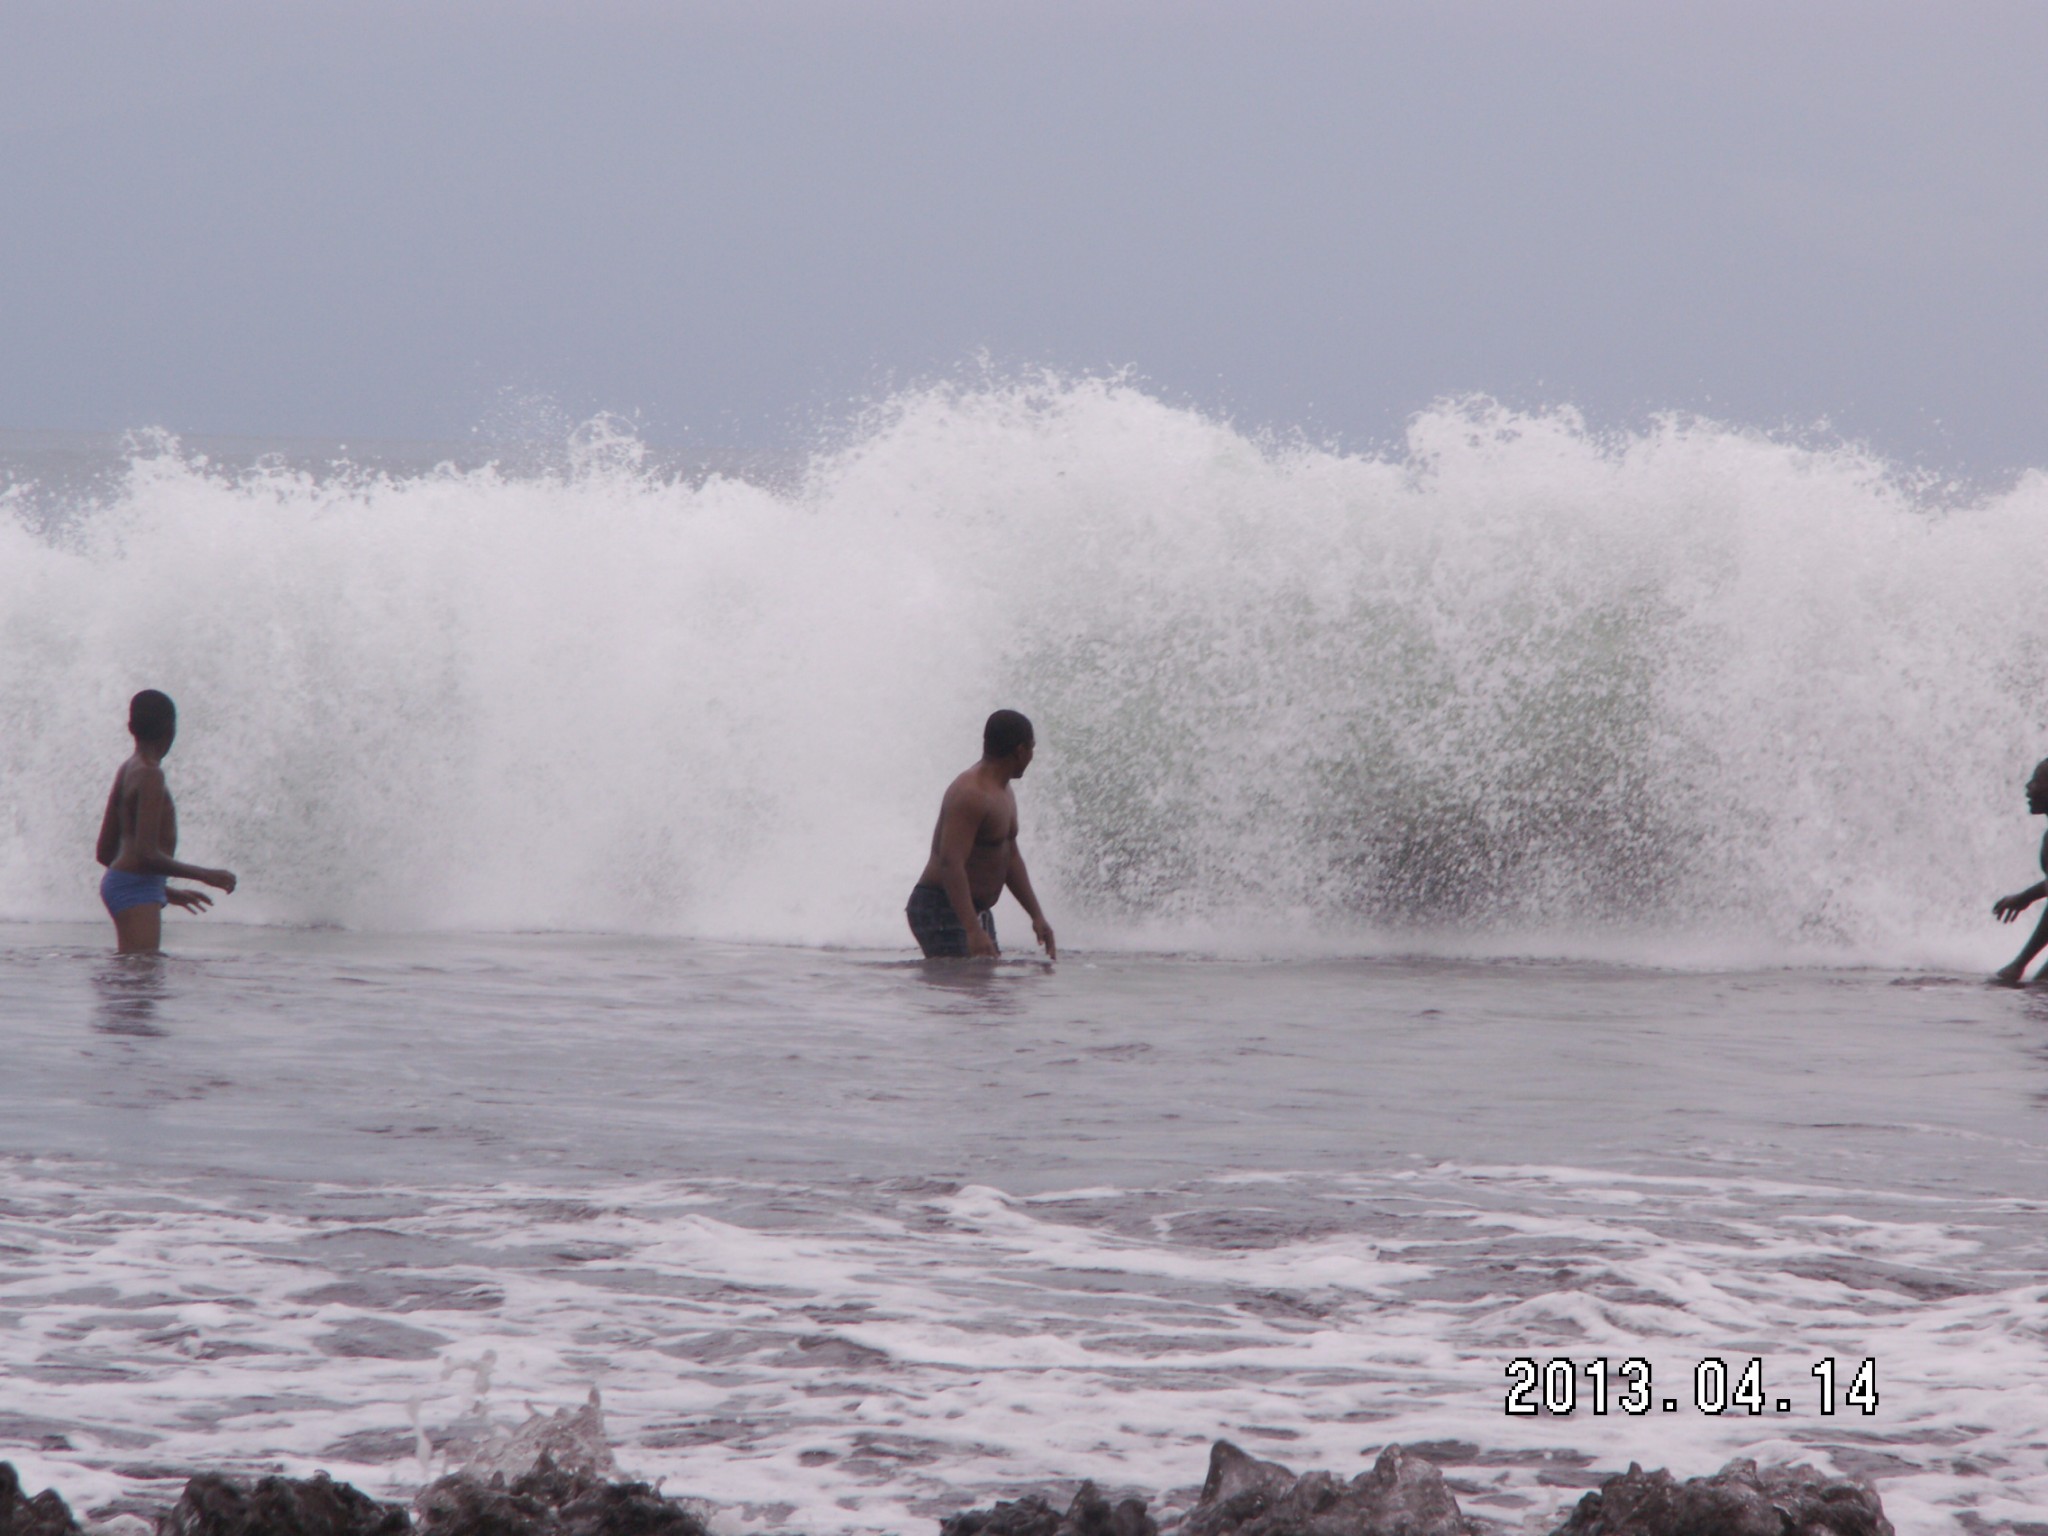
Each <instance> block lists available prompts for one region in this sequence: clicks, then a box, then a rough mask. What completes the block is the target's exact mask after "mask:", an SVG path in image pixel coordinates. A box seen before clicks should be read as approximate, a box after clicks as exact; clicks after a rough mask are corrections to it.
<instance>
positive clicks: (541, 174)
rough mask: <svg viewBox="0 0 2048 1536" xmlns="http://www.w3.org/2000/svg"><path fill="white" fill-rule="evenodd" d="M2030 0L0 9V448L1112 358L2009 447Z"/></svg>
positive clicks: (762, 426) (1321, 387) (2020, 333)
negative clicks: (57, 436) (527, 400)
mask: <svg viewBox="0 0 2048 1536" xmlns="http://www.w3.org/2000/svg"><path fill="white" fill-rule="evenodd" d="M2044 62H2048V7H2042V6H2040V5H2039V4H2037V3H2034V0H2011V3H1981V0H1972V3H1964V4H1952V3H1944V4H1940V5H1936V4H1933V3H1931V0H1930V3H1925V4H1918V5H1911V6H1903V5H1887V4H1881V3H1878V4H1872V3H1856V4H1846V3H1844V4H1837V3H1822V0H1815V3H1803V4H1798V3H1795V4H1787V3H1785V0H1773V3H1769V4H1752V3H1726V0H1720V3H1715V4H1711V5H1704V4H1700V5H1688V6H1670V5H1665V4H1660V3H1655V0H1632V3H1628V4H1612V3H1600V4H1590V3H1558V4H1543V5H1537V4H1509V3H1501V0H1491V3H1435V4H1415V3H1403V4H1372V3H1355V4H1341V5H1340V4H1305V3H1288V0H1260V3H1251V0H1239V3H1230V4H1223V3H1213V0H1175V3H1122V4H1120V3H1116V0H1093V3H1087V4H1072V3H1067V0H1012V3H994V0H922V3H914V4H913V3H872V4H864V3H857V0H835V3H822V0H787V3H776V0H756V3H747V4H704V3H673V4H665V5H656V4H607V3H602V0H598V3H589V0H581V3H578V4H575V5H573V6H572V5H570V4H567V3H562V4H556V5H547V6H542V5H520V4H511V3H499V4H490V5H482V4H479V5H458V4H452V3H442V0H407V3H402V4H391V3H379V0H348V3H345V4H311V3H308V4H279V3H275V0H266V3H261V4H247V5H240V4H234V5H231V4H217V3H205V0H188V3H184V4H177V5H146V4H140V3H135V4H122V5H111V4H101V3H93V0H0V428H45V427H54V428H82V429H104V428H121V427H131V426H139V425H146V424H163V425H167V426H170V427H172V428H174V429H177V430H182V431H187V432H195V433H208V432H211V433H247V434H295V435H320V436H342V437H350V436H384V437H444V438H445V437H456V436H461V435H463V434H465V433H466V432H467V431H468V430H469V429H470V428H471V427H472V426H474V425H476V424H477V423H479V422H480V421H484V420H485V419H487V418H488V417H490V416H491V415H492V414H493V413H494V412H498V411H501V410H502V409H503V406H502V404H501V400H502V398H503V395H504V392H505V391H507V390H510V391H512V392H514V393H515V394H521V395H524V394H537V395H544V396H547V397H551V398H552V399H554V400H556V401H558V402H559V404H560V405H561V407H562V408H563V409H565V410H566V411H568V412H570V413H572V414H582V413H585V412H588V411H592V410H595V409H611V410H616V411H621V412H627V413H635V412H637V413H638V414H639V415H640V417H641V419H642V420H643V422H644V424H645V428H646V430H647V432H648V434H649V435H650V436H651V437H653V438H654V439H656V440H658V441H666V442H688V443H694V444H699V445H702V446H704V447H706V448H707V449H713V448H724V447H734V446H738V447H759V446H767V445H773V444H777V443H784V442H788V441H791V440H802V439H803V438H804V437H806V436H807V435H808V434H809V433H810V431H811V430H812V429H813V427H814V425H815V424H816V423H817V422H818V421H819V420H820V419H821V418H823V419H829V418H831V417H833V416H835V415H837V414H842V413H843V412H844V411H845V409H846V408H847V403H848V401H850V400H854V399H859V398H863V397H866V396H869V395H872V394H874V393H876V392H878V391H880V390H884V389H886V388H887V387H888V386H889V385H890V383H891V382H901V381H908V380H915V379H919V378H926V377H931V376H933V375H943V374H951V373H954V372H957V371H959V370H960V369H961V368H963V367H971V366H973V359H975V358H976V356H977V355H978V354H981V353H986V354H987V355H988V356H989V357H990V358H991V359H992V360H993V362H994V364H995V365H996V367H997V368H998V369H999V370H1009V369H1014V368H1019V367H1027V366H1037V365H1049V366H1053V367H1056V368H1061V369H1068V370H1103V369H1110V368H1118V367H1129V368H1130V369H1131V370H1133V372H1134V374H1135V375H1136V376H1137V377H1138V378H1139V379H1141V380H1143V381H1144V382H1145V383H1146V385H1147V387H1148V388H1151V389H1153V390H1155V391H1156V392H1158V393H1160V394H1162V395H1164V396H1165V397H1166V398H1168V399H1173V400H1186V401H1191V402H1194V403H1197V404H1200V405H1202V406H1204V407H1206V408H1210V409H1215V410H1219V411H1223V412H1227V413H1228V414H1230V415H1232V416H1233V417H1235V418H1236V419H1238V420H1240V421H1242V422H1244V423H1246V424H1248V425H1272V426H1279V427H1296V426H1299V427H1302V428H1304V429H1306V430H1307V431H1308V432H1309V433H1310V434H1311V435H1313V436H1316V437H1326V436H1329V437H1335V438H1337V439H1339V440H1341V441H1344V442H1346V443H1349V444H1352V445H1355V446H1364V445H1367V444H1369V443H1371V442H1374V441H1376V440H1379V439H1383V438H1385V437H1387V436H1389V435H1391V434H1393V433H1395V432H1397V431H1398V430H1399V427H1400V423H1401V421H1402V420H1403V418H1404V417H1405V416H1407V415H1408V414H1409V413H1410V412H1412V411H1414V410H1416V409H1417V408H1419V407H1421V406H1423V405H1425V404H1427V403H1428V402H1429V401H1430V400H1431V399H1432V398H1434V397H1436V396H1438V395H1441V394H1445V393H1456V392H1465V391H1486V392H1491V393H1494V394H1497V395H1499V396H1500V397H1502V398H1503V399H1506V400H1509V401H1511V402H1513V403H1516V404H1548V403H1572V404H1576V405H1578V406H1580V407H1582V408H1583V409H1585V410H1586V411H1587V412H1588V413H1589V415H1591V416H1592V417H1593V418H1594V420H1595V421H1597V422H1601V423H1617V422H1627V421H1631V420H1635V419H1637V418H1639V417H1640V416H1642V415H1643V414H1645V413H1647V412H1650V411H1655V410H1659V409H1664V408H1680V409H1700V410H1705V411H1708V412H1709V413H1712V414H1716V415H1720V416H1722V417H1725V418H1727V419H1731V420H1735V421H1738V422H1743V423H1748V424H1755V425H1762V426H1769V427H1776V426H1780V425H1784V424H1788V423H1789V424H1793V425H1795V426H1797V425H1805V424H1810V423H1812V422H1814V421H1816V420H1817V419H1820V418H1826V419H1827V420H1829V421H1830V422H1832V423H1833V426H1834V428H1835V430H1837V431H1839V432H1841V433H1844V434H1848V435H1853V436H1862V437H1868V438H1871V439H1872V440H1874V441H1875V442H1877V443H1878V444H1879V445H1880V446H1881V447H1883V448H1884V449H1886V450H1887V451H1888V452H1892V453H1895V454H1898V455H1900V456H1901V457H1904V458H1907V459H1917V460H1919V461H1921V462H1925V463H1928V464H1930V465H1936V466H1941V467H1945V468H1956V469H1961V470H1964V471H1971V472H1977V473H1999V472H2002V471H2005V470H2009V469H2011V468H2014V467H2017V466H2020V465H2024V464H2048V443H2044V441H2043V434H2044V425H2048V412H2044V405H2048V369H2044V366H2043V360H2044V359H2048V309H2044V298H2043V294H2044V281H2043V280H2044V278H2048V196H2044V192H2048V186H2044V180H2048V170H2044V167H2048V89H2044V88H2043V71H2044Z"/></svg>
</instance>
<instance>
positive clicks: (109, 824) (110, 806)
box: [93, 773, 121, 865]
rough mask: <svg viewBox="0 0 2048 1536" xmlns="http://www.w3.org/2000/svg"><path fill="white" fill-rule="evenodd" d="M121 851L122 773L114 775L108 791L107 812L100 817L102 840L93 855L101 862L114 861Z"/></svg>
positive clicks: (109, 862) (108, 862)
mask: <svg viewBox="0 0 2048 1536" xmlns="http://www.w3.org/2000/svg"><path fill="white" fill-rule="evenodd" d="M120 851H121V775H119V774H118V773H117V774H115V775H114V787H113V788H112V789H110V790H108V791H107V814H106V815H104V816H102V817H101V818H100V841H99V847H98V848H97V850H95V852H94V854H93V857H94V858H96V859H98V860H99V861H100V863H101V864H103V865H104V864H111V863H113V862H114V855H115V854H117V853H119V852H120Z"/></svg>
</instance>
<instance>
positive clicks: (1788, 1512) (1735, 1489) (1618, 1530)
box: [1551, 1461, 1893, 1536]
mask: <svg viewBox="0 0 2048 1536" xmlns="http://www.w3.org/2000/svg"><path fill="white" fill-rule="evenodd" d="M1551 1536H1893V1533H1892V1523H1891V1521H1889V1520H1887V1519H1885V1517H1884V1508H1883V1506H1882V1505H1880V1504H1879V1503H1878V1500H1877V1493H1876V1491H1875V1490H1873V1489H1872V1488H1871V1486H1870V1485H1869V1484H1868V1483H1865V1482H1862V1481H1859V1480H1857V1479H1855V1478H1838V1477H1829V1476H1827V1475H1826V1474H1825V1473H1822V1472H1820V1471H1817V1470H1816V1469H1815V1468H1813V1467H1807V1466H1798V1467H1788V1466H1770V1467H1765V1468H1764V1469H1763V1470H1762V1471H1758V1470H1757V1465H1756V1463H1755V1462H1753V1461H1731V1462H1729V1463H1728V1465H1727V1466H1725V1467H1723V1468H1722V1469H1721V1470H1720V1471H1718V1472H1716V1473H1715V1474H1714V1475H1713V1476H1712V1477H1695V1478H1689V1479H1687V1480H1686V1481H1685V1482H1683V1483H1681V1482H1678V1481H1676V1480H1675V1479H1674V1478H1673V1477H1672V1476H1671V1474H1670V1473H1669V1472H1666V1471H1664V1470H1662V1469H1661V1468H1660V1469H1659V1470H1657V1471H1655V1472H1645V1471H1644V1470H1643V1469H1642V1468H1641V1467H1639V1466H1637V1465H1636V1464H1635V1463H1633V1462H1631V1463H1630V1464H1629V1469H1628V1471H1627V1472H1626V1473H1624V1474H1623V1475H1622V1476H1620V1477H1610V1478H1609V1479H1608V1480H1607V1481H1606V1482H1604V1483H1602V1484H1601V1485H1600V1487H1599V1489H1598V1490H1597V1491H1595V1492H1593V1493H1589V1494H1587V1495H1586V1496H1585V1497H1584V1498H1583V1499H1581V1500H1579V1506H1578V1508H1577V1509H1575V1510H1573V1511H1572V1516H1571V1518H1570V1519H1569V1520H1567V1521H1566V1522H1565V1523H1564V1524H1563V1525H1560V1526H1559V1527H1558V1528H1557V1529H1556V1530H1554V1531H1552V1532H1551Z"/></svg>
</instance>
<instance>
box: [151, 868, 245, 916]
mask: <svg viewBox="0 0 2048 1536" xmlns="http://www.w3.org/2000/svg"><path fill="white" fill-rule="evenodd" d="M229 878H230V879H233V878H234V877H233V876H232V875H231V876H229ZM164 900H165V901H167V902H169V903H170V904H171V905H172V906H174V907H183V908H184V909H185V910H186V911H187V912H204V911H205V910H206V909H207V908H208V907H210V906H212V905H213V898H212V897H211V896H209V895H207V894H206V892H204V891H195V890H193V889H192V888H191V887H190V886H184V885H168V886H165V887H164Z"/></svg>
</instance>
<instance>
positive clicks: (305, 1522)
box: [159, 1472, 412, 1536]
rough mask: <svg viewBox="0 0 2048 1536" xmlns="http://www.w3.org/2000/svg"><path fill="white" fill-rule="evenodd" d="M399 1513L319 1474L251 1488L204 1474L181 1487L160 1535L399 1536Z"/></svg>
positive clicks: (402, 1516)
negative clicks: (181, 1489) (182, 1489)
mask: <svg viewBox="0 0 2048 1536" xmlns="http://www.w3.org/2000/svg"><path fill="white" fill-rule="evenodd" d="M411 1529H412V1521H411V1520H409V1519H408V1518H407V1517H406V1513H405V1510H404V1509H403V1508H401V1507H400V1506H399V1505H396V1504H379V1503H378V1502H377V1501H376V1500H375V1499H373V1498H371V1497H370V1496H369V1495H368V1494H367V1493H364V1492H362V1491H361V1490H360V1489H357V1488H354V1487H351V1486H350V1485H349V1484H347V1483H337V1482H335V1481H334V1479H333V1478H331V1477H329V1476H328V1475H327V1474H326V1473H325V1472H316V1473H315V1474H314V1475H313V1476H311V1477H308V1478H296V1477H266V1478H264V1479H262V1480H261V1481H259V1482H257V1483H255V1484H254V1485H251V1484H248V1483H244V1482H241V1481H239V1480H237V1479H235V1478H231V1477H222V1476H220V1475H219V1474H218V1473H214V1472H208V1473H204V1474H202V1475H200V1476H198V1477H195V1478H193V1479H192V1480H191V1481H190V1482H188V1483H186V1484H185V1492H184V1493H183V1494H182V1495H181V1496H180V1497H179V1499H178V1502H177V1503H176V1504H175V1505H173V1506H172V1507H171V1511H170V1513H169V1514H167V1515H165V1516H164V1519H163V1524H162V1525H161V1526H160V1527H159V1530H160V1531H161V1533H162V1536H404V1533H405V1532H408V1531H410V1530H411Z"/></svg>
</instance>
